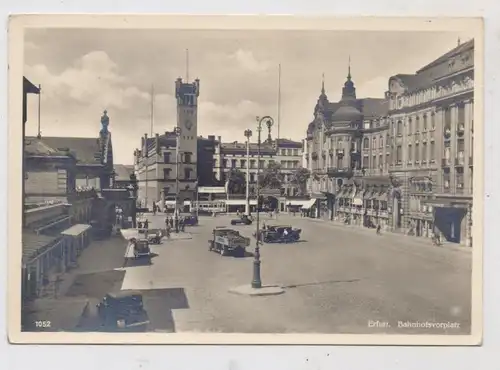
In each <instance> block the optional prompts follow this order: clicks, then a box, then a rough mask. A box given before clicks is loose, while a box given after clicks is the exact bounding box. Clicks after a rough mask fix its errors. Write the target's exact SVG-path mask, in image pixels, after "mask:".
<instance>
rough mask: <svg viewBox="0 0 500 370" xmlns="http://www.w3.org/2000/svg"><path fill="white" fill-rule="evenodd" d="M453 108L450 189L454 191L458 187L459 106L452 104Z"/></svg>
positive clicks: (451, 107) (451, 108)
mask: <svg viewBox="0 0 500 370" xmlns="http://www.w3.org/2000/svg"><path fill="white" fill-rule="evenodd" d="M450 110H451V127H450V129H451V137H450V159H451V163H450V190H451V191H452V192H455V191H456V187H457V181H456V180H457V179H456V178H457V175H456V169H455V159H456V158H457V156H458V155H457V154H458V153H457V130H458V106H457V104H453V105H452V106H450Z"/></svg>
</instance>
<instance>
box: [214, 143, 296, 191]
mask: <svg viewBox="0 0 500 370" xmlns="http://www.w3.org/2000/svg"><path fill="white" fill-rule="evenodd" d="M258 156H259V147H258V145H257V143H252V142H251V143H249V153H248V158H247V143H246V142H237V141H235V142H232V143H222V142H221V137H219V139H218V145H217V146H216V149H215V161H214V175H215V178H216V180H217V181H218V182H219V183H221V184H224V183H225V182H226V181H227V180H228V175H229V173H230V172H231V170H238V171H241V172H242V173H243V175H244V176H245V179H246V173H247V161H248V167H249V169H248V173H249V176H250V178H249V182H250V187H251V188H253V186H255V184H256V182H257V170H258ZM274 163H275V164H277V165H279V167H280V173H281V175H282V177H283V181H282V187H281V189H280V196H282V197H293V196H296V195H297V194H298V187H297V185H296V184H295V183H294V182H293V174H294V171H296V170H297V169H299V168H300V167H301V164H302V143H301V142H297V141H293V140H289V139H276V140H272V139H271V140H269V138H268V140H266V141H264V142H263V143H261V146H260V172H261V173H262V172H263V171H265V169H267V168H268V167H269V165H272V164H274Z"/></svg>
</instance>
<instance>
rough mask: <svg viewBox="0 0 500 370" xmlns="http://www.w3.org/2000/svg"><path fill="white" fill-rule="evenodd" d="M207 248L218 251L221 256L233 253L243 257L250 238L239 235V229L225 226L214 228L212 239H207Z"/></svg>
mask: <svg viewBox="0 0 500 370" xmlns="http://www.w3.org/2000/svg"><path fill="white" fill-rule="evenodd" d="M208 245H209V246H208V250H209V251H215V252H218V253H220V255H221V256H228V255H230V254H231V255H233V256H235V257H244V256H245V253H246V247H248V246H249V245H250V238H247V237H244V236H242V235H240V233H239V231H236V230H234V229H229V228H225V227H218V228H215V229H214V230H213V232H212V239H210V240H209V241H208Z"/></svg>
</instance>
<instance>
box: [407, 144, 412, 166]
mask: <svg viewBox="0 0 500 370" xmlns="http://www.w3.org/2000/svg"><path fill="white" fill-rule="evenodd" d="M412 149H413V147H412V146H411V144H408V162H411V160H412V158H413V154H412Z"/></svg>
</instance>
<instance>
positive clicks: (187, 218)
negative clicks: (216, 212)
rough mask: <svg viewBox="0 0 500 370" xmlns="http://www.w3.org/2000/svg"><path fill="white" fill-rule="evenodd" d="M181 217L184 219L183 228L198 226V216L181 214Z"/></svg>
mask: <svg viewBox="0 0 500 370" xmlns="http://www.w3.org/2000/svg"><path fill="white" fill-rule="evenodd" d="M181 217H183V218H184V225H185V226H196V225H198V216H196V215H194V214H188V215H183V214H181Z"/></svg>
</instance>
